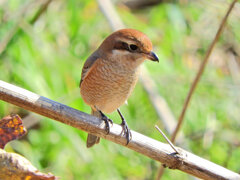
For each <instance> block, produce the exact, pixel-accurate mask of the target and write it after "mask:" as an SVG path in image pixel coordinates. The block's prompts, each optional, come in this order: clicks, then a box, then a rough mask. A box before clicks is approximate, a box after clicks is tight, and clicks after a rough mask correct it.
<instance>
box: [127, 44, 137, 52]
mask: <svg viewBox="0 0 240 180" xmlns="http://www.w3.org/2000/svg"><path fill="white" fill-rule="evenodd" d="M129 49H130V50H131V51H136V50H137V49H138V47H137V46H136V45H135V44H130V45H129Z"/></svg>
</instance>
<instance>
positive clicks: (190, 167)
mask: <svg viewBox="0 0 240 180" xmlns="http://www.w3.org/2000/svg"><path fill="white" fill-rule="evenodd" d="M0 99H1V100H3V101H6V102H9V103H11V104H14V105H17V106H19V107H21V108H24V109H26V110H29V111H32V112H35V113H38V114H40V115H43V116H45V117H49V118H51V119H54V120H57V121H59V122H62V123H64V124H67V125H70V126H72V127H75V128H78V129H80V130H83V131H86V132H87V133H91V134H93V135H95V136H99V137H101V138H104V139H107V140H110V141H112V142H115V143H117V144H120V145H122V146H124V147H127V148H129V149H132V150H134V151H136V152H138V153H141V154H143V155H144V156H147V157H149V158H151V159H154V160H156V161H159V162H161V163H164V164H165V165H166V166H167V167H169V168H173V169H179V170H181V171H184V172H186V173H189V174H192V175H194V176H196V177H199V178H203V179H240V175H239V174H237V173H235V172H232V171H230V170H228V169H226V168H224V167H221V166H219V165H216V164H214V163H212V162H210V161H208V160H205V159H203V158H201V157H198V156H196V155H194V154H192V153H190V152H187V151H185V150H183V149H181V148H178V149H179V151H181V154H180V155H175V154H174V155H173V154H172V148H171V147H170V146H169V145H168V144H164V143H161V142H159V141H156V140H154V139H151V138H149V137H147V136H144V135H142V134H140V133H137V132H135V131H133V130H132V131H131V132H132V139H131V141H130V142H129V144H128V145H127V146H126V137H125V136H124V135H123V134H122V126H120V125H118V124H113V126H112V127H111V129H110V133H109V134H106V130H105V126H104V125H105V123H104V122H103V121H102V120H101V119H98V118H97V117H95V116H91V115H89V114H86V113H84V112H81V111H78V110H76V109H73V108H71V107H68V106H66V105H64V104H61V103H58V102H55V101H53V100H51V99H48V98H46V97H43V96H40V95H38V94H35V93H33V92H30V91H28V90H26V89H22V88H20V87H17V86H14V85H12V84H8V83H6V82H4V81H1V80H0Z"/></svg>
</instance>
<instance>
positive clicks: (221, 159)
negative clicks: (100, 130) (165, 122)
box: [0, 0, 240, 180]
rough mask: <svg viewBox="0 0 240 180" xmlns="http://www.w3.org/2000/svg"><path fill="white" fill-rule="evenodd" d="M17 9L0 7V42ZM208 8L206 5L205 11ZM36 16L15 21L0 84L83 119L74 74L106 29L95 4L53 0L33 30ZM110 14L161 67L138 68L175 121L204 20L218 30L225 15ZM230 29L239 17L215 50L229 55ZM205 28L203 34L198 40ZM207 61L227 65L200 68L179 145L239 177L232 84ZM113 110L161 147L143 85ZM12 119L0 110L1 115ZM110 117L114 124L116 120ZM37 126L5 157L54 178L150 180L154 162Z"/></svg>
mask: <svg viewBox="0 0 240 180" xmlns="http://www.w3.org/2000/svg"><path fill="white" fill-rule="evenodd" d="M29 2H30V1H28V0H26V1H25V3H29ZM205 4H207V3H205ZM22 6H23V5H22V3H21V1H16V0H9V1H5V2H4V4H3V5H1V6H0V23H1V24H0V42H1V40H2V39H3V37H5V36H6V35H7V34H8V32H9V31H10V29H11V28H12V27H14V24H15V23H16V19H17V16H13V17H12V18H11V16H10V19H9V21H7V22H4V21H3V18H4V16H5V15H6V13H9V14H12V15H14V14H15V13H17V11H19V9H21V7H22ZM209 6H210V7H213V6H212V4H211V3H210V4H209ZM207 7H208V6H206V8H207ZM226 7H227V6H225V7H222V9H226ZM213 8H214V7H213ZM36 10H37V8H36V7H35V8H33V9H31V11H29V12H28V13H26V15H25V16H24V20H25V22H23V23H21V28H22V33H19V34H18V35H16V37H14V39H13V41H11V43H10V44H9V46H8V47H7V49H6V51H5V52H4V53H3V54H2V55H0V79H1V80H4V81H6V82H9V83H12V84H16V85H18V86H20V87H23V88H26V89H28V90H30V91H33V92H35V93H38V94H40V95H43V96H45V97H48V98H50V99H53V100H56V101H59V102H62V103H64V104H67V105H69V106H71V107H74V108H76V109H79V110H82V111H84V112H87V113H89V112H90V108H89V107H88V106H87V105H85V104H84V102H83V100H82V99H81V96H80V93H79V89H78V84H79V80H80V75H81V68H82V65H83V63H84V61H85V60H86V58H87V57H88V56H89V55H90V54H91V52H93V51H94V50H95V49H96V48H97V47H98V45H99V44H100V43H101V41H102V40H103V39H104V38H105V37H106V36H107V35H108V34H110V33H111V29H110V27H109V25H108V22H107V21H106V19H105V17H104V16H103V15H102V13H101V12H100V10H99V9H98V6H97V4H96V2H95V1H93V0H91V1H87V0H82V1H73V0H71V1H53V3H51V4H50V6H49V8H48V10H47V11H46V12H44V14H43V15H42V16H41V17H40V19H39V20H38V21H37V22H36V23H35V24H34V25H33V26H31V25H28V24H27V23H26V22H27V21H29V19H31V18H32V16H33V14H34V12H36ZM117 10H118V11H119V13H120V15H121V18H122V19H123V21H124V23H125V24H126V26H127V27H129V28H136V29H139V30H141V31H143V32H145V33H146V34H147V35H148V36H149V37H150V39H152V41H153V44H154V49H155V52H156V53H157V54H158V55H159V57H160V63H159V64H155V63H152V62H146V63H145V66H146V67H147V68H148V70H149V71H150V73H151V77H152V78H153V80H154V81H155V82H156V83H157V86H158V90H159V93H160V94H161V95H162V96H163V97H164V98H165V99H166V100H167V102H168V103H169V106H170V108H171V109H172V111H173V113H174V115H175V116H176V117H178V116H179V114H180V112H181V108H182V106H183V103H184V99H185V97H186V95H187V93H188V90H189V88H190V85H191V82H192V80H193V78H194V76H195V74H196V72H197V69H198V66H199V63H200V62H201V60H202V59H203V56H204V54H205V52H206V49H207V47H208V45H209V44H210V42H211V40H212V39H211V38H212V37H213V36H214V33H215V32H216V29H212V28H215V26H214V27H212V26H211V24H208V26H206V24H204V23H203V21H204V17H205V16H206V15H208V16H207V17H209V18H212V19H213V20H214V21H216V23H217V24H219V21H220V18H219V17H222V16H223V13H224V11H223V12H219V14H213V15H212V14H207V12H206V11H205V10H204V8H203V7H202V3H199V2H198V1H196V2H193V3H189V4H185V5H179V4H176V3H173V4H160V5H158V6H154V7H152V8H148V9H146V10H143V11H137V12H131V11H129V10H128V9H126V8H122V7H118V9H117ZM208 13H209V12H208ZM237 22H239V16H237V15H235V16H234V15H233V16H232V17H231V20H230V21H229V24H228V26H227V30H226V31H225V32H224V35H223V38H221V41H220V42H219V43H218V45H217V47H216V49H217V50H218V51H221V52H223V53H224V54H227V53H226V48H225V47H226V46H227V45H228V44H239V41H240V39H239V33H238V32H239V30H240V25H239V23H237ZM205 30H206V31H208V32H211V34H210V35H209V34H206V33H204V32H205ZM229 37H230V38H229ZM231 37H233V38H231ZM234 37H236V38H234ZM214 57H217V58H215V59H217V62H219V61H221V62H223V63H225V64H224V65H225V66H224V67H219V66H218V65H217V64H216V63H213V61H211V62H210V63H209V64H208V67H207V68H206V70H205V72H204V75H203V77H202V78H201V81H200V83H199V86H198V87H197V89H196V91H195V93H194V95H193V98H192V101H191V103H190V106H189V108H188V110H187V113H186V117H185V122H184V124H183V127H182V130H183V132H184V133H185V137H186V138H185V139H184V140H185V141H186V142H187V143H188V144H189V147H188V150H189V151H192V152H193V153H194V154H196V155H199V156H201V157H204V158H207V159H209V160H211V161H213V162H215V163H217V164H220V165H222V166H225V167H226V168H229V169H231V170H234V171H236V172H239V169H240V165H239V163H238V159H239V157H240V150H239V138H238V137H240V133H239V128H240V123H239V91H238V89H239V85H236V84H234V82H233V81H232V77H231V74H230V73H229V70H228V67H227V63H226V62H227V60H228V59H226V58H224V57H221V56H220V57H219V56H214ZM214 62H215V61H214ZM226 69H227V70H226ZM121 109H122V112H123V114H124V116H125V117H126V119H127V121H128V124H129V125H130V128H131V129H133V130H136V131H138V132H140V133H143V134H145V135H147V136H149V137H152V138H155V139H160V140H161V141H164V140H163V139H162V137H161V135H160V134H159V133H158V132H157V131H156V130H155V128H154V125H155V124H156V123H158V124H161V122H159V118H158V117H157V114H156V112H155V111H154V108H153V106H152V105H151V102H150V100H149V98H148V95H147V93H146V92H145V91H144V89H143V87H142V86H141V84H138V85H137V86H136V88H135V90H134V93H133V95H132V96H131V97H130V99H129V101H128V105H124V106H123V107H122V108H121ZM18 111H19V109H18V108H16V107H14V106H12V105H9V104H7V103H6V102H2V101H1V102H0V115H1V117H3V116H5V115H8V114H10V113H11V112H18ZM109 117H111V118H112V119H114V121H115V122H118V123H119V122H120V118H119V117H118V115H117V113H113V114H111V115H109ZM37 118H39V119H40V120H41V121H40V123H39V125H38V126H37V127H35V128H32V129H29V131H28V135H27V136H26V138H24V139H22V140H19V141H14V142H13V143H11V145H7V146H6V150H9V151H15V152H18V153H20V154H22V155H23V156H25V157H26V158H27V159H29V160H30V161H31V162H32V163H33V165H34V166H36V167H37V168H39V169H40V170H41V171H43V172H52V173H53V174H55V175H56V176H59V177H61V178H62V179H67V180H71V179H94V180H95V179H131V180H134V179H154V178H155V177H156V174H157V170H158V166H159V163H157V162H155V161H153V160H151V159H149V158H147V157H144V156H143V155H141V154H138V153H136V152H133V151H131V150H129V149H126V148H125V147H122V146H119V145H117V144H114V143H112V142H109V141H106V140H101V143H100V144H99V145H96V146H94V148H91V149H87V148H86V146H85V142H86V137H87V134H86V133H85V132H82V131H80V130H77V129H74V128H72V127H69V126H67V125H64V124H61V123H59V122H55V121H53V120H50V119H48V118H45V117H40V116H38V117H37ZM211 122H214V124H213V125H211ZM211 129H213V130H214V131H213V133H214V136H213V139H212V141H211V142H210V143H209V144H207V145H206V142H205V141H204V134H205V133H206V131H207V130H211ZM179 146H181V145H179ZM183 148H185V147H183ZM164 179H190V177H189V176H188V175H186V174H185V173H182V172H180V171H177V170H167V171H166V172H165V174H164Z"/></svg>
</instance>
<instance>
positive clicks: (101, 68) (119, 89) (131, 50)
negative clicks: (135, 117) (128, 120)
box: [80, 29, 158, 147]
mask: <svg viewBox="0 0 240 180" xmlns="http://www.w3.org/2000/svg"><path fill="white" fill-rule="evenodd" d="M145 59H151V60H153V61H158V58H157V56H156V55H155V54H154V53H153V52H152V43H151V41H150V40H149V38H148V37H147V36H146V35H145V34H143V33H141V32H139V31H137V30H134V29H122V30H119V31H116V32H114V33H112V34H111V35H110V36H108V37H107V38H106V39H105V40H104V41H103V42H102V44H101V45H100V46H99V48H98V49H97V50H96V51H95V52H94V53H93V54H92V55H91V56H90V57H89V58H88V59H87V61H86V62H85V64H84V67H83V70H82V78H81V82H80V92H81V95H82V98H83V100H84V102H85V103H86V104H88V105H89V106H91V108H92V114H94V115H97V116H99V117H100V114H99V113H96V112H98V111H99V112H100V111H101V112H103V113H111V112H113V111H115V110H117V109H118V108H119V107H120V106H121V105H122V104H124V102H126V100H127V99H128V98H129V96H130V94H131V92H132V91H133V89H134V87H135V85H136V82H137V79H138V72H139V68H138V67H139V65H140V64H142V63H143V61H144V60H145ZM91 136H92V135H91ZM92 137H96V136H92ZM94 141H95V142H94ZM98 142H99V138H98V139H97V138H95V140H93V142H91V143H88V144H87V146H88V147H91V146H92V145H94V144H95V143H98Z"/></svg>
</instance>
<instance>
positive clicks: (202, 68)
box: [157, 0, 237, 180]
mask: <svg viewBox="0 0 240 180" xmlns="http://www.w3.org/2000/svg"><path fill="white" fill-rule="evenodd" d="M236 2H237V0H234V1H233V2H232V3H231V4H230V6H229V8H228V11H227V13H226V15H225V16H224V18H223V19H222V22H221V24H220V26H219V29H218V31H217V33H216V36H215V38H214V40H213V41H212V43H211V45H210V46H209V48H208V50H207V53H206V55H205V57H204V60H203V61H202V63H201V65H200V67H199V70H198V73H197V75H196V77H195V79H194V81H193V83H192V85H191V87H190V90H189V92H188V95H187V97H186V100H185V102H184V105H183V109H182V111H181V114H180V116H179V119H178V123H177V126H176V128H175V130H174V132H173V134H172V137H171V141H172V142H173V143H174V142H175V140H176V137H177V133H178V132H179V130H180V128H181V126H182V124H183V119H184V115H185V113H186V110H187V108H188V105H189V102H190V100H191V98H192V95H193V93H194V90H195V89H196V87H197V84H198V82H199V80H200V78H201V76H202V74H203V71H204V69H205V66H206V64H207V62H208V59H209V57H210V55H211V53H212V50H213V48H214V46H215V44H216V43H217V41H218V39H219V37H220V35H221V33H222V31H223V28H224V26H225V24H226V22H227V18H228V17H229V14H230V13H231V11H232V9H233V7H234V5H235V3H236ZM163 171H164V170H163V167H162V166H161V167H160V168H159V171H158V176H157V180H159V179H161V176H162V174H163Z"/></svg>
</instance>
